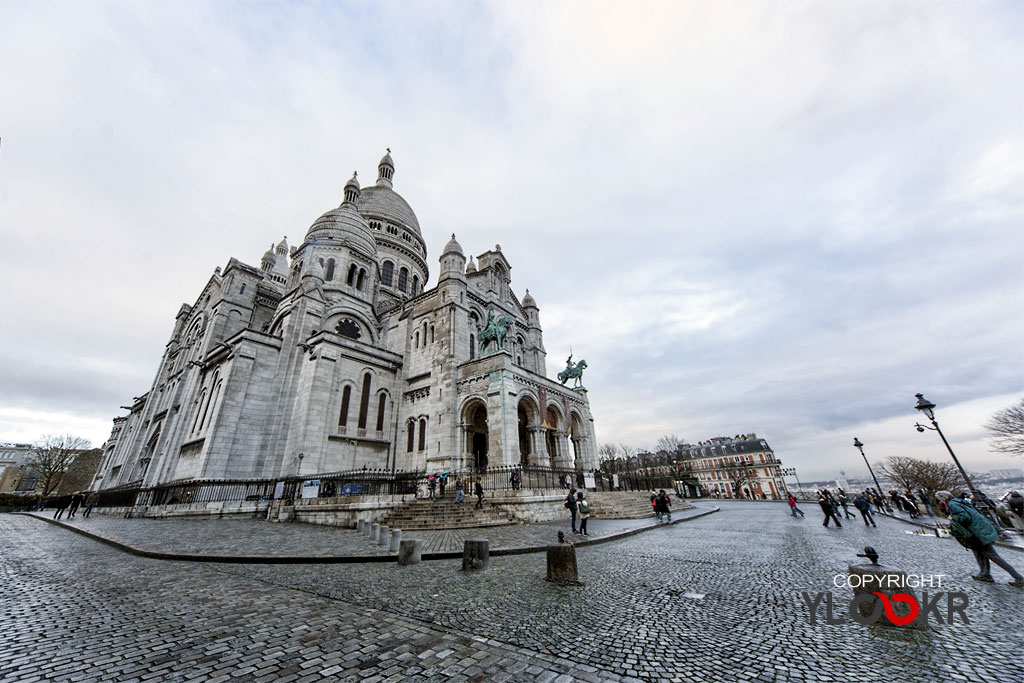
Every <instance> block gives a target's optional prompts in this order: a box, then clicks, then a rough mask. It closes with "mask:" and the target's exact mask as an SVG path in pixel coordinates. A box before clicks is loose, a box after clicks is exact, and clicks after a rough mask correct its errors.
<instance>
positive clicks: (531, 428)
mask: <svg viewBox="0 0 1024 683" xmlns="http://www.w3.org/2000/svg"><path fill="white" fill-rule="evenodd" d="M518 414H519V464H521V465H523V466H525V465H529V464H530V459H531V458H530V456H531V455H533V433H534V432H535V431H536V429H537V423H538V422H539V420H538V418H539V417H540V411H539V410H537V404H536V403H534V402H533V400H531V399H530V398H528V397H523V398H522V399H521V400H520V401H519V410H518Z"/></svg>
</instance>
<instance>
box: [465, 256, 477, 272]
mask: <svg viewBox="0 0 1024 683" xmlns="http://www.w3.org/2000/svg"><path fill="white" fill-rule="evenodd" d="M466 272H467V273H475V272H476V263H474V262H473V257H472V256H470V257H469V263H468V264H467V265H466Z"/></svg>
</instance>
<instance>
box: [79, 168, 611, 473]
mask: <svg viewBox="0 0 1024 683" xmlns="http://www.w3.org/2000/svg"><path fill="white" fill-rule="evenodd" d="M393 178H394V163H393V161H392V159H391V156H390V154H388V155H386V156H385V157H384V158H383V159H381V161H380V164H379V166H378V178H377V181H376V184H375V185H373V186H370V187H366V188H361V187H360V186H359V183H358V181H357V179H356V177H355V176H353V178H352V179H351V180H349V181H348V183H347V184H346V185H345V188H344V201H343V202H342V204H341V205H340V206H339V207H337V208H335V209H331V210H330V211H328V212H326V213H325V214H323V215H322V216H321V217H320V218H318V219H317V220H316V221H314V223H313V225H312V226H311V227H310V228H309V230H308V231H307V233H306V236H305V238H304V239H303V241H302V242H301V244H299V245H298V246H295V247H291V248H290V249H289V247H288V244H287V242H286V240H281V242H280V243H278V244H277V245H276V246H275V245H271V248H270V249H269V250H268V251H267V252H266V253H265V254H264V255H263V257H262V259H261V261H260V265H259V267H256V266H252V265H248V264H246V263H243V262H241V261H239V260H237V259H234V258H232V259H230V260H229V261H228V263H227V266H226V267H225V268H224V269H223V270H222V269H221V268H219V267H218V268H216V269H215V270H214V273H213V276H212V277H211V278H210V280H209V282H208V283H207V284H206V286H205V287H204V288H203V290H202V291H201V292H200V293H199V296H198V297H197V299H196V301H195V303H194V304H192V305H188V304H184V305H182V307H181V309H180V310H179V312H178V314H177V317H176V320H175V324H174V329H173V332H172V333H171V337H170V339H169V340H168V342H167V345H166V348H165V351H164V355H163V358H162V360H161V362H160V366H159V368H158V370H157V373H156V378H155V379H154V382H153V385H152V387H151V388H150V390H149V391H148V392H147V393H145V394H143V395H142V396H138V397H136V398H135V399H134V400H133V401H132V403H131V405H129V406H125V407H126V408H127V409H128V410H129V413H128V415H126V416H122V417H117V418H115V419H114V425H113V430H112V432H111V435H110V438H109V440H108V441H107V443H105V444H104V447H103V450H104V455H103V461H102V463H101V465H100V468H99V470H98V472H97V474H96V478H95V480H94V482H93V484H94V488H111V487H115V486H120V485H125V484H131V483H141V484H143V485H156V484H162V483H167V482H176V481H186V480H192V479H221V480H231V479H272V478H279V477H285V476H294V475H301V476H303V477H307V478H309V477H314V476H315V475H317V474H325V473H329V472H338V471H345V470H352V469H361V468H364V467H365V468H368V469H383V470H418V471H424V470H429V471H434V470H440V469H461V468H467V467H480V466H482V465H490V466H496V465H510V464H517V463H523V464H531V465H548V466H556V467H575V468H576V469H577V470H582V469H591V468H593V467H594V466H595V464H596V449H595V443H594V427H593V418H592V416H591V413H590V406H589V402H588V400H587V393H586V390H585V389H575V390H574V389H569V388H567V387H565V386H562V385H560V384H559V383H557V382H554V381H552V380H550V379H548V378H547V376H546V353H545V350H544V343H543V331H542V329H541V324H540V317H539V308H538V306H537V303H536V302H535V301H534V299H533V297H531V296H530V294H529V292H528V291H527V292H526V294H525V296H524V297H523V298H522V299H520V298H519V297H518V296H517V295H516V294H515V293H514V292H513V291H512V288H511V278H510V275H509V273H510V271H511V264H510V263H509V261H508V260H507V258H506V256H505V255H504V253H502V251H501V247H500V245H496V246H495V247H494V249H491V250H488V251H485V252H483V253H481V254H480V255H479V256H478V257H477V258H476V260H475V261H474V259H473V258H472V257H470V258H469V259H468V261H467V258H466V256H465V255H464V253H463V251H462V247H461V246H460V244H459V243H458V242H457V241H456V240H455V236H454V235H453V236H452V239H451V240H450V241H449V242H448V243H447V245H445V247H444V249H443V250H442V253H441V256H440V259H439V262H440V269H439V275H438V279H437V283H436V285H434V286H433V287H432V288H429V289H425V288H424V285H425V284H426V283H427V281H428V278H429V271H428V267H427V249H426V244H425V242H424V240H423V237H422V234H421V232H420V226H419V222H418V219H417V218H416V215H415V214H414V213H413V211H412V209H411V208H410V207H409V205H408V204H407V203H406V201H405V200H404V199H403V198H402V197H401V196H400V195H399V194H398V193H396V192H395V191H394V189H393V184H392V183H393ZM491 322H499V323H501V324H502V325H503V327H504V329H505V330H506V332H505V337H504V339H503V340H502V341H503V343H502V344H499V343H498V340H497V339H496V340H494V341H490V342H489V343H487V344H486V345H482V344H481V343H480V342H481V340H480V335H481V332H482V331H484V330H486V329H492V330H493V326H491V327H489V326H488V323H491ZM485 336H487V335H485Z"/></svg>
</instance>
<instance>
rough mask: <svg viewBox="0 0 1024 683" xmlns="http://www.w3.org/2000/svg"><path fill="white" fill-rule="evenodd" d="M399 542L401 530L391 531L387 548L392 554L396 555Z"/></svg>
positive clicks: (400, 540)
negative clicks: (389, 543)
mask: <svg viewBox="0 0 1024 683" xmlns="http://www.w3.org/2000/svg"><path fill="white" fill-rule="evenodd" d="M401 542H402V530H401V529H392V530H391V547H390V548H389V550H390V551H391V552H393V553H397V552H398V548H399V545H400V544H401Z"/></svg>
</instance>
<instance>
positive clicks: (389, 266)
mask: <svg viewBox="0 0 1024 683" xmlns="http://www.w3.org/2000/svg"><path fill="white" fill-rule="evenodd" d="M394 273H395V264H394V263H392V262H391V261H385V262H384V266H383V267H382V268H381V269H380V281H381V283H383V284H385V285H387V286H388V287H390V286H391V277H392V275H394Z"/></svg>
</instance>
